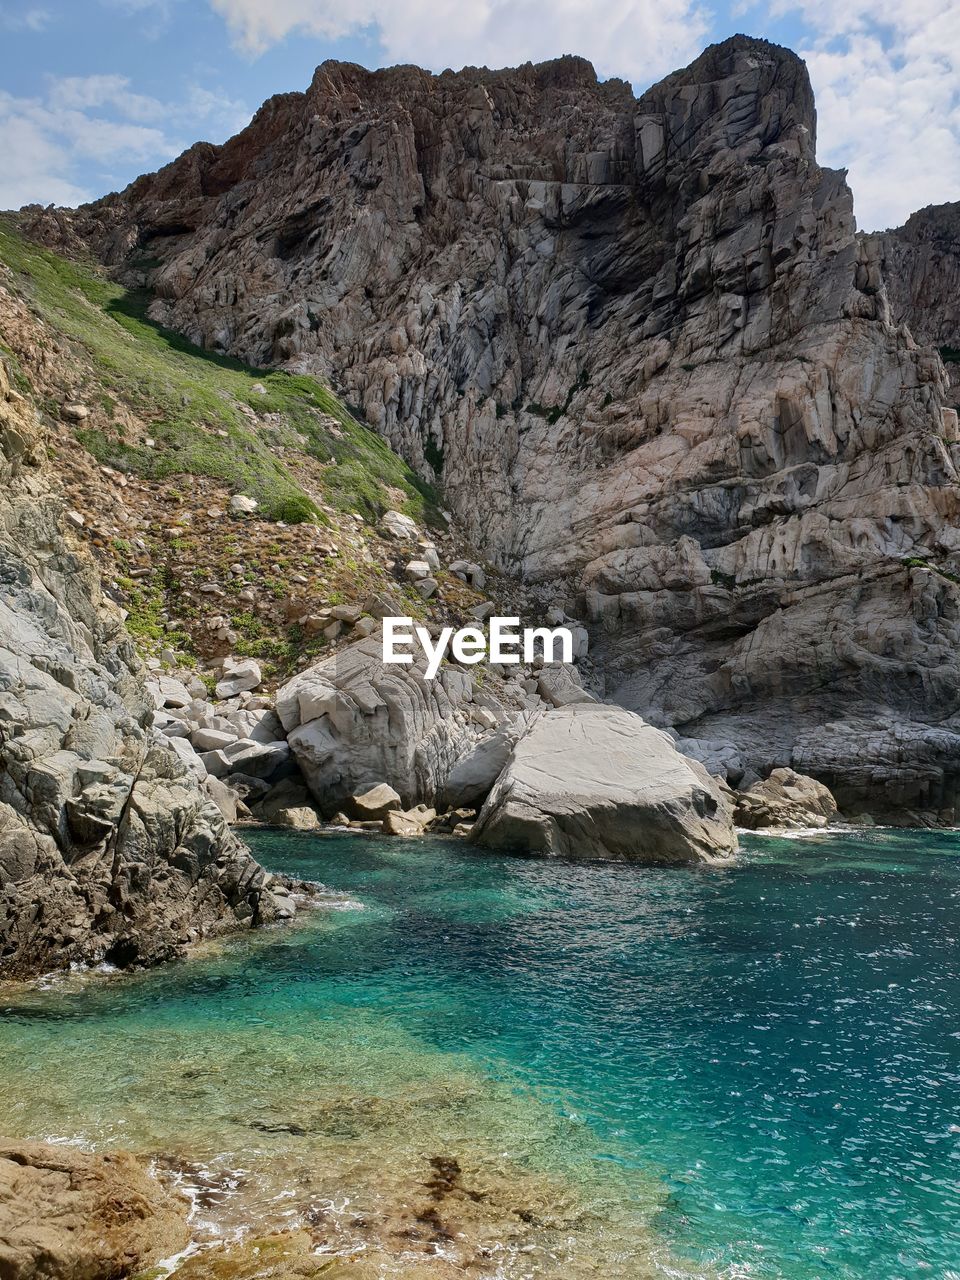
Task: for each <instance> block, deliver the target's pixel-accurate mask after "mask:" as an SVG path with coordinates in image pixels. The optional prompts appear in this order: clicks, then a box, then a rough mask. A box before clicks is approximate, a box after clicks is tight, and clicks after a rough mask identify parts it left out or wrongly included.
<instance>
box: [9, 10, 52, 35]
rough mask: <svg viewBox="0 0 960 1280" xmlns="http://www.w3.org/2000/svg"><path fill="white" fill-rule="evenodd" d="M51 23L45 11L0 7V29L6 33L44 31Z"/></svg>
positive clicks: (49, 16)
mask: <svg viewBox="0 0 960 1280" xmlns="http://www.w3.org/2000/svg"><path fill="white" fill-rule="evenodd" d="M51 21H52V18H51V15H50V13H49V12H48V11H47V10H46V9H38V8H35V7H33V6H28V7H26V8H24V7H23V6H22V5H21V6H19V7H18V8H11V7H10V6H9V5H0V27H5V28H6V30H7V31H33V32H40V31H46V29H47V27H48V26H49V25H50V23H51Z"/></svg>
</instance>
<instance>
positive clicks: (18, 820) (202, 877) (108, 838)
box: [0, 361, 286, 977]
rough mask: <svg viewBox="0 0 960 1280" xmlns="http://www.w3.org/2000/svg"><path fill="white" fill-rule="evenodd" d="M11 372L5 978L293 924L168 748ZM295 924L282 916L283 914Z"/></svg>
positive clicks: (1, 769)
mask: <svg viewBox="0 0 960 1280" xmlns="http://www.w3.org/2000/svg"><path fill="white" fill-rule="evenodd" d="M140 673H141V666H140V663H139V660H138V659H137V657H136V655H135V653H134V649H133V644H132V641H131V640H130V638H129V636H128V635H127V633H126V632H125V631H124V628H123V620H122V614H121V612H120V610H119V609H117V608H116V607H115V606H112V605H110V604H109V603H108V602H107V601H106V600H105V599H104V597H103V596H102V595H101V592H100V584H99V580H98V577H97V574H96V571H95V569H94V566H93V561H92V558H91V557H90V556H89V554H88V553H87V552H85V551H84V550H83V549H82V548H81V547H80V545H79V544H78V543H74V542H73V541H72V540H71V536H70V533H69V532H68V527H67V525H66V521H65V518H64V508H63V506H62V504H61V503H60V501H59V500H58V497H57V495H56V493H55V492H54V491H53V486H52V482H51V474H50V468H49V465H48V462H47V458H46V451H45V441H44V438H43V433H42V431H41V429H40V428H39V426H38V423H37V420H36V417H35V414H34V411H33V409H32V407H31V405H30V403H29V401H28V400H27V399H25V397H24V396H22V395H21V394H20V393H19V392H17V391H16V390H14V389H13V387H11V385H10V381H9V378H8V376H7V373H6V370H5V368H4V365H3V362H2V361H0V975H2V976H4V977H23V976H26V975H29V974H34V973H38V972H43V971H44V970H47V969H54V968H59V967H62V966H64V965H66V964H68V963H72V962H81V963H91V962H95V961H100V960H106V961H110V962H113V963H114V964H117V965H120V966H129V965H135V964H152V963H155V962H156V961H158V960H162V959H166V958H168V957H169V956H172V955H175V954H177V953H178V952H179V951H180V950H182V948H183V946H184V945H185V944H186V943H188V942H190V941H195V940H196V939H198V938H200V937H203V936H209V935H211V934H213V933H217V932H219V931H222V930H223V929H226V928H229V927H236V926H237V925H239V924H255V923H259V922H260V921H262V920H268V919H271V918H274V917H275V916H276V915H277V914H278V913H279V912H280V911H281V904H280V901H279V899H275V898H274V895H273V893H272V892H271V889H270V887H269V877H267V876H266V874H265V873H264V871H263V870H262V868H261V867H259V866H258V864H257V863H256V862H255V861H254V860H253V858H252V857H251V856H250V855H249V853H248V852H247V850H246V849H245V848H244V847H243V846H242V845H241V844H240V843H239V842H238V841H237V840H236V839H235V838H234V837H233V836H232V835H231V834H230V832H229V830H228V829H227V827H226V825H225V823H224V821H223V818H222V817H221V815H220V811H219V809H218V808H217V807H216V805H215V804H214V803H213V802H212V801H211V800H210V799H209V798H208V797H207V795H206V794H205V793H204V791H203V790H202V789H201V787H200V785H199V782H198V781H197V779H196V776H195V775H194V774H193V773H191V771H190V770H189V769H188V767H187V765H186V764H185V763H184V762H183V760H182V758H181V756H180V755H178V754H177V753H176V751H175V750H174V749H173V748H172V747H171V744H170V743H169V742H168V741H166V740H165V739H163V738H162V737H160V735H159V734H158V733H157V732H156V731H155V730H154V729H153V728H152V727H151V721H152V718H153V707H152V703H150V701H149V699H148V698H147V696H146V694H145V691H144V685H143V681H142V678H141V674H140ZM282 910H283V911H284V912H285V911H286V907H285V906H284V907H283V908H282Z"/></svg>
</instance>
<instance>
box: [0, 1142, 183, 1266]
mask: <svg viewBox="0 0 960 1280" xmlns="http://www.w3.org/2000/svg"><path fill="white" fill-rule="evenodd" d="M188 1207H189V1206H188V1204H187V1202H186V1201H185V1200H180V1199H178V1198H177V1197H175V1196H174V1195H172V1194H171V1193H170V1192H169V1191H167V1190H165V1189H164V1188H163V1187H162V1186H161V1185H160V1183H158V1182H157V1181H156V1179H155V1178H153V1177H151V1176H150V1174H149V1173H148V1172H147V1171H146V1170H145V1169H144V1168H143V1166H142V1165H140V1164H138V1162H137V1161H136V1160H135V1159H134V1158H133V1157H132V1156H130V1155H128V1154H127V1153H126V1152H122V1151H121V1152H113V1153H109V1154H104V1155H90V1154H89V1153H88V1152H86V1151H80V1150H78V1149H77V1148H76V1147H69V1146H61V1145H58V1146H52V1145H50V1144H48V1143H44V1142H13V1141H10V1140H9V1139H5V1138H0V1274H2V1275H3V1276H4V1277H5V1280H35V1277H41V1276H42V1277H44V1280H81V1277H89V1278H90V1280H93V1278H94V1277H107V1276H110V1277H117V1278H118V1280H119V1278H120V1277H123V1276H133V1275H139V1274H142V1273H144V1272H147V1271H149V1270H150V1268H151V1267H155V1266H156V1265H157V1264H158V1263H160V1262H162V1261H163V1260H164V1259H166V1258H170V1257H172V1256H173V1255H174V1254H176V1253H178V1252H179V1251H180V1250H181V1249H182V1248H183V1247H184V1246H185V1245H186V1244H187V1242H188V1241H189V1239H190V1231H189V1228H188V1226H187V1210H188Z"/></svg>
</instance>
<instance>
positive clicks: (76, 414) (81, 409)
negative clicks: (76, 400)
mask: <svg viewBox="0 0 960 1280" xmlns="http://www.w3.org/2000/svg"><path fill="white" fill-rule="evenodd" d="M60 416H61V417H62V418H64V419H65V420H66V421H67V422H86V420H87V418H89V417H90V410H89V409H88V408H87V406H86V405H85V404H65V405H63V406H62V407H61V409H60Z"/></svg>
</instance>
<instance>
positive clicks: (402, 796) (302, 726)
mask: <svg viewBox="0 0 960 1280" xmlns="http://www.w3.org/2000/svg"><path fill="white" fill-rule="evenodd" d="M425 667H426V660H425V659H424V657H423V655H422V653H421V654H419V656H418V657H417V660H416V661H415V662H414V663H413V664H411V665H410V666H398V665H393V664H389V665H386V664H384V662H383V659H382V639H381V636H380V634H379V633H377V634H376V635H371V636H370V637H368V638H367V639H365V640H361V641H360V642H359V643H358V644H354V645H351V646H350V647H349V648H348V649H344V650H343V651H342V652H341V653H339V654H337V655H336V656H335V657H333V658H329V659H327V660H326V661H324V662H320V663H318V664H317V665H316V666H314V667H310V668H309V669H308V670H306V671H304V672H303V673H302V674H301V675H299V676H294V678H293V679H292V680H290V681H289V682H288V683H287V684H286V685H284V687H283V688H282V689H281V690H280V692H279V694H278V695H277V714H278V715H279V716H280V719H281V721H282V723H283V727H284V729H285V730H286V732H287V741H288V742H289V744H290V748H291V750H292V751H293V754H294V756H295V757H296V759H297V762H298V763H299V765H300V768H301V770H302V771H303V775H304V777H305V778H306V781H307V783H308V785H309V787H310V790H311V792H312V793H313V796H314V798H315V799H316V801H317V804H318V806H319V807H320V809H321V812H323V813H324V815H325V816H327V817H329V816H331V815H332V814H334V813H335V812H336V811H337V810H338V809H341V808H342V807H343V805H344V804H345V802H347V801H348V800H350V799H351V798H352V797H358V796H363V794H364V793H366V792H368V791H370V789H371V788H375V787H380V786H381V784H385V785H384V787H383V796H384V797H385V799H384V804H385V806H386V807H378V808H377V809H376V812H375V813H373V814H372V815H371V816H373V817H375V818H380V817H382V816H383V814H384V813H386V812H387V809H389V808H390V807H393V806H395V807H400V802H402V805H403V806H407V807H408V806H411V805H413V804H416V803H418V802H423V803H426V804H432V803H433V802H434V800H436V799H438V798H439V797H440V796H441V795H442V794H443V793H444V791H445V787H446V784H447V780H448V778H449V776H450V774H451V771H452V770H453V769H454V768H455V767H456V766H457V764H458V762H459V761H461V760H462V759H463V758H464V757H466V756H469V755H471V754H473V753H474V752H475V751H476V749H477V747H478V746H479V744H481V743H483V742H485V741H488V740H489V741H493V740H496V741H497V742H500V741H501V740H502V737H503V735H504V734H507V735H511V736H512V738H513V739H516V737H517V736H518V735H519V733H520V732H521V730H522V728H523V726H524V723H525V721H526V719H527V718H528V717H529V715H530V714H531V703H532V702H533V701H536V702H537V704H538V705H539V699H533V698H531V696H530V695H528V694H527V693H526V691H525V689H524V687H523V683H522V681H521V680H520V679H518V678H514V679H512V680H501V679H499V678H496V677H491V678H490V680H489V683H488V682H487V681H485V682H484V684H483V687H482V688H479V687H478V686H477V684H476V682H475V680H474V678H473V676H472V675H471V674H470V672H469V671H468V670H467V669H465V668H462V667H456V666H453V665H446V666H444V667H443V668H442V670H441V671H440V672H439V674H438V675H437V677H436V678H435V679H433V680H428V679H427V678H426V677H425V675H424V670H425ZM492 783H493V778H490V779H489V784H488V789H489V785H492ZM391 789H392V790H391ZM458 795H459V792H458ZM397 797H398V798H399V799H396V798H397Z"/></svg>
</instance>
